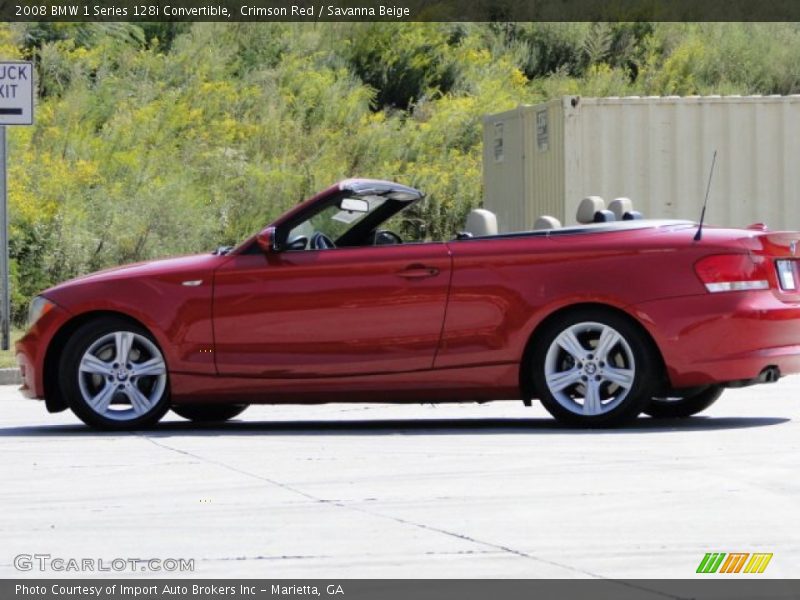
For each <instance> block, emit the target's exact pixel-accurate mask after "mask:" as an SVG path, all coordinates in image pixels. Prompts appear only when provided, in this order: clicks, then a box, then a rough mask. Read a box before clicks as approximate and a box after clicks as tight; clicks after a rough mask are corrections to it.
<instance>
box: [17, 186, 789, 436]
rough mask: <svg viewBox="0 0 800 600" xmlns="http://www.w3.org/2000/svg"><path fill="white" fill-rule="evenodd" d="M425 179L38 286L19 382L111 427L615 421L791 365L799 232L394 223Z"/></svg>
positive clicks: (651, 225) (643, 222)
mask: <svg viewBox="0 0 800 600" xmlns="http://www.w3.org/2000/svg"><path fill="white" fill-rule="evenodd" d="M422 198H423V194H422V193H420V192H419V191H417V190H415V189H413V188H410V187H406V186H404V185H400V184H397V183H392V182H387V181H377V180H366V179H351V180H346V181H343V182H341V183H339V184H337V185H334V186H332V187H330V188H328V189H327V190H325V191H323V192H321V193H319V194H317V195H316V196H314V197H313V198H311V199H309V200H307V201H305V202H303V203H301V204H299V205H297V206H296V207H295V208H293V209H292V210H290V211H289V212H287V213H286V214H284V215H283V216H281V217H280V218H278V219H277V220H276V221H274V222H273V223H271V224H270V225H269V226H267V227H266V228H264V229H263V230H262V231H261V232H260V233H258V234H257V235H254V236H253V237H251V238H249V239H247V240H245V241H244V242H242V243H241V244H239V245H238V246H236V247H235V248H232V249H220V250H218V251H215V252H213V253H208V254H204V255H198V256H187V257H181V258H172V259H167V260H158V261H153V262H145V263H141V264H134V265H128V266H122V267H119V268H114V269H109V270H106V271H102V272H99V273H95V274H91V275H88V276H85V277H81V278H79V279H75V280H72V281H68V282H66V283H62V284H60V285H58V286H56V287H53V288H51V289H49V290H46V291H44V292H42V294H41V295H40V296H38V297H36V298H35V299H34V300H33V302H32V304H31V307H30V315H29V328H28V331H27V333H26V335H25V336H24V337H23V338H22V339H21V340H20V341H19V342H18V343H17V345H16V350H17V359H18V363H19V366H20V369H21V372H22V377H23V380H24V383H23V387H22V390H23V392H24V393H25V394H26V395H27V396H29V397H31V398H37V399H43V400H44V401H45V405H46V407H47V409H48V411H50V412H58V411H62V410H66V409H68V408H69V409H71V410H72V411H73V412H74V413H75V414H76V415H77V416H78V417H79V418H80V419H82V420H83V421H84V422H85V423H87V424H89V425H91V426H94V427H98V428H103V429H117V430H118V429H133V428H141V427H146V426H150V425H152V424H154V423H156V422H157V421H158V420H159V419H160V418H161V417H162V416H163V415H164V414H165V413H166V412H167V411H168V410H169V409H172V410H173V411H174V412H175V413H177V414H178V415H180V416H182V417H185V418H187V419H191V420H194V421H222V420H226V419H230V418H233V417H235V416H236V415H238V414H239V413H240V412H241V411H242V410H244V409H245V408H246V407H247V406H248V405H249V404H253V403H261V404H278V403H302V404H316V403H325V402H407V403H423V402H424V403H429V402H465V401H470V402H473V401H474V402H484V401H490V400H522V401H523V402H524V403H525V404H530V403H531V401H532V400H539V401H540V402H541V403H542V404H543V405H544V406H545V408H546V409H547V410H548V411H549V412H550V413H551V414H552V415H553V416H554V417H556V418H557V419H559V420H560V421H562V422H564V423H566V424H568V425H571V426H578V427H607V426H616V425H620V424H623V423H626V422H629V421H631V420H632V419H634V418H636V417H637V416H638V415H640V414H641V413H646V414H649V415H651V416H653V417H685V416H689V415H692V414H696V413H698V412H700V411H702V410H704V409H705V408H706V407H708V406H709V405H710V404H711V403H712V402H714V401H715V400H716V399H717V398H719V396H720V394H721V393H722V390H723V389H724V388H726V387H739V386H745V385H750V384H756V383H767V382H774V381H776V380H777V379H778V378H780V377H781V376H783V375H787V374H790V373H797V372H800V286H799V285H798V284H799V282H800V268H799V265H800V257H798V244H799V243H800V234H799V233H797V232H771V231H769V230H768V229H767V228H766V227H765V226H763V225H754V226H751V227H750V228H747V229H722V228H714V227H706V228H705V229H702V230H700V231H698V229H699V228H698V224H697V223H693V222H688V221H676V220H648V219H642V218H640V215H638V213H635V211H626V212H624V213H622V214H615V213H614V212H613V211H610V210H605V209H604V207H603V206H602V200H601V199H598V198H587V199H585V200H584V201H583V202H582V203H581V204H580V206H579V208H578V215H577V216H578V219H577V220H578V223H579V224H578V225H577V226H572V227H560V226H559V224H558V223H557V222H555V219H546V218H545V219H544V220H543V221H542V222H543V225H541V226H540V225H538V224H537V228H536V229H534V230H533V231H527V232H519V233H498V232H497V223H496V217H495V216H494V215H493V214H492V213H490V212H489V211H486V210H484V209H477V210H475V211H473V212H472V213H470V215H469V216H468V218H467V223H466V226H465V227H464V231H462V232H453V234H454V237H453V239H450V240H447V241H421V242H414V241H413V240H409V239H406V240H404V239H403V238H402V237H401V236H400V235H398V233H397V231H398V226H397V224H404V223H406V224H407V223H408V222H409V220H408V219H407V220H405V221H404V220H403V214H408V213H403V211H407V210H408V209H409V208H410V207H412V206H413V205H414V204H415V203H417V202H419V201H420V200H422ZM598 202H600V204H598ZM392 229H394V231H393V230H392Z"/></svg>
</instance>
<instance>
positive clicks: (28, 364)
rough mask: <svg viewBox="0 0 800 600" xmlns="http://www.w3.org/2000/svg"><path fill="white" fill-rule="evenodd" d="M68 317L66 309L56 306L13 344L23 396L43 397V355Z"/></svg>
mask: <svg viewBox="0 0 800 600" xmlns="http://www.w3.org/2000/svg"><path fill="white" fill-rule="evenodd" d="M69 318H70V314H69V313H68V312H67V311H65V310H64V309H63V308H60V307H58V306H56V307H55V308H53V309H52V310H50V311H49V312H47V313H46V314H45V315H43V316H42V318H40V319H39V320H38V321H37V322H36V323H35V324H34V325H33V327H31V328H30V329H29V330H28V331H27V333H25V335H24V336H23V337H22V339H20V340H19V341H18V342H17V343H16V345H15V346H14V349H15V351H16V357H17V364H18V365H19V370H20V375H21V376H22V387H20V391H21V392H22V394H23V395H24V396H26V397H28V398H34V399H39V400H42V399H44V396H45V390H44V361H45V355H46V353H47V349H48V348H49V346H50V342H51V341H52V340H53V337H54V336H55V334H56V332H57V331H58V330H59V329H60V328H61V326H62V325H63V324H64V323H65V322H66V321H67V320H68V319H69Z"/></svg>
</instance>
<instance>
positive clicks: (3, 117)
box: [0, 61, 33, 125]
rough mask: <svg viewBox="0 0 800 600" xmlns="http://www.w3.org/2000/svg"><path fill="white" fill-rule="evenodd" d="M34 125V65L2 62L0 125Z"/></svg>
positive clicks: (0, 63) (0, 71)
mask: <svg viewBox="0 0 800 600" xmlns="http://www.w3.org/2000/svg"><path fill="white" fill-rule="evenodd" d="M32 123H33V63H29V62H21V61H2V62H0V125H31V124H32Z"/></svg>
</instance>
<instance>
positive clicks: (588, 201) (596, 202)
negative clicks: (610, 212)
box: [575, 196, 606, 225]
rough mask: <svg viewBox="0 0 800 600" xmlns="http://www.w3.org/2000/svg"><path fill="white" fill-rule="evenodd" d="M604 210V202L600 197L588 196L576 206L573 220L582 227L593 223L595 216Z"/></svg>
mask: <svg viewBox="0 0 800 600" xmlns="http://www.w3.org/2000/svg"><path fill="white" fill-rule="evenodd" d="M605 208H606V202H605V200H603V199H602V198H601V197H600V196H588V197H586V198H584V199H583V200H581V202H580V204H578V212H577V214H576V215H575V219H576V220H577V221H578V223H581V224H582V225H586V224H588V223H595V215H596V214H597V213H598V212H600V211H602V210H605Z"/></svg>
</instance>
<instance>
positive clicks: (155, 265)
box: [42, 254, 227, 296]
mask: <svg viewBox="0 0 800 600" xmlns="http://www.w3.org/2000/svg"><path fill="white" fill-rule="evenodd" d="M226 259H227V257H226V256H224V255H217V254H194V255H190V256H179V257H175V258H166V259H161V260H149V261H144V262H138V263H132V264H129V265H122V266H119V267H112V268H110V269H103V270H102V271H96V272H94V273H90V274H88V275H84V276H82V277H76V278H75V279H70V280H68V281H65V282H63V283H60V284H58V285H56V286H54V287H51V288H50V289H48V290H46V291H44V292H43V294H42V295H44V296H48V295H50V294H56V295H57V294H58V293H59V292H61V291H64V290H67V289H70V288H74V287H77V286H82V285H86V284H93V283H104V282H111V281H117V280H120V279H129V278H134V277H135V278H139V277H141V278H151V277H173V276H174V277H177V276H180V275H182V274H192V275H195V274H198V273H202V272H204V271H209V270H213V269H215V268H216V267H217V266H219V265H220V264H222V262H224V261H225V260H226Z"/></svg>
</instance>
